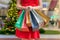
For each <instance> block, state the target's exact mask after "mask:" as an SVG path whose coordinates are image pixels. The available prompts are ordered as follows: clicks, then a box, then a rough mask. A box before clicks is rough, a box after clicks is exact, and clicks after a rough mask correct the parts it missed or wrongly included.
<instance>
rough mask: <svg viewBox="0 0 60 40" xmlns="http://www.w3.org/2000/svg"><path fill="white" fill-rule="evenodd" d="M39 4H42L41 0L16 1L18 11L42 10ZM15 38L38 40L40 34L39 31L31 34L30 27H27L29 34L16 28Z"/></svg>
mask: <svg viewBox="0 0 60 40" xmlns="http://www.w3.org/2000/svg"><path fill="white" fill-rule="evenodd" d="M41 2H42V1H41V0H17V7H18V8H19V9H20V10H21V9H27V8H31V9H39V8H42V6H41V5H42V4H41ZM20 12H21V11H20ZM20 12H19V13H20ZM19 13H18V15H19ZM16 36H17V37H19V38H21V40H39V38H40V33H39V31H34V32H33V31H32V28H31V27H29V32H23V31H20V30H18V29H17V28H16Z"/></svg>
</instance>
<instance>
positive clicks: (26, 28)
mask: <svg viewBox="0 0 60 40" xmlns="http://www.w3.org/2000/svg"><path fill="white" fill-rule="evenodd" d="M20 31H24V32H29V29H28V26H27V25H26V14H25V16H24V20H23V24H22V27H21V29H20Z"/></svg>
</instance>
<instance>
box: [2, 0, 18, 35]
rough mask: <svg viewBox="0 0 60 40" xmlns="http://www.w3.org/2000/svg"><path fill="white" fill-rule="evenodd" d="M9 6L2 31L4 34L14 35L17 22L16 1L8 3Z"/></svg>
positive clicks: (12, 0)
mask: <svg viewBox="0 0 60 40" xmlns="http://www.w3.org/2000/svg"><path fill="white" fill-rule="evenodd" d="M9 4H10V6H9V9H8V13H7V19H6V20H5V27H4V28H3V29H2V30H3V31H4V33H5V34H14V33H15V26H14V25H15V23H16V21H17V17H18V15H17V12H18V9H17V8H16V0H11V1H10V3H9Z"/></svg>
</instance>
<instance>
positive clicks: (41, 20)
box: [31, 9, 44, 27]
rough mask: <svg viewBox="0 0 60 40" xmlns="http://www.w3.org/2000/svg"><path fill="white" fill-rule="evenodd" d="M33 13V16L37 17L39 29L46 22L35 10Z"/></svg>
mask: <svg viewBox="0 0 60 40" xmlns="http://www.w3.org/2000/svg"><path fill="white" fill-rule="evenodd" d="M31 11H32V12H33V15H34V16H35V18H36V20H37V22H38V24H39V27H40V26H41V24H42V23H43V22H44V20H43V19H42V17H41V16H40V15H38V13H37V12H36V11H35V10H34V9H33V10H31Z"/></svg>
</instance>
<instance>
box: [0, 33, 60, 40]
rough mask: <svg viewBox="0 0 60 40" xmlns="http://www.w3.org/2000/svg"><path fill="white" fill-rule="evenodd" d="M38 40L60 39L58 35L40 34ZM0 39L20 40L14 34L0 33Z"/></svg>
mask: <svg viewBox="0 0 60 40" xmlns="http://www.w3.org/2000/svg"><path fill="white" fill-rule="evenodd" d="M40 36H41V38H40V40H60V35H44V34H41V35H40ZM0 40H20V39H18V38H17V37H16V36H15V35H0Z"/></svg>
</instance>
